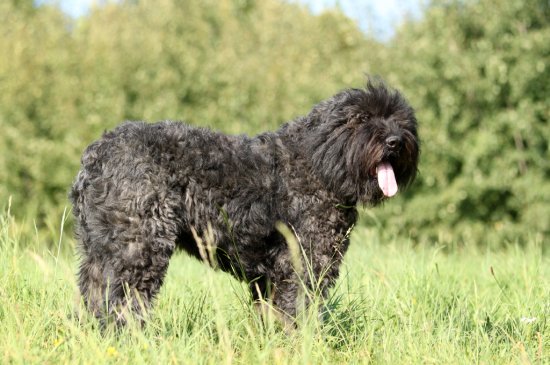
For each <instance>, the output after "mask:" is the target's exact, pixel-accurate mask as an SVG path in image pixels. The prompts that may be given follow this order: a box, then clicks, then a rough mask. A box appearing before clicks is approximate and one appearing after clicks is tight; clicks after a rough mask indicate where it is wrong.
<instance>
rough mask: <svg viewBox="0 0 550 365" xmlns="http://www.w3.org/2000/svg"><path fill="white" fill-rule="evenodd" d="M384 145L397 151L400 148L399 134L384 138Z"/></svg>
mask: <svg viewBox="0 0 550 365" xmlns="http://www.w3.org/2000/svg"><path fill="white" fill-rule="evenodd" d="M386 146H388V148H389V149H390V150H393V151H397V150H399V149H400V148H401V137H399V136H389V137H388V138H386Z"/></svg>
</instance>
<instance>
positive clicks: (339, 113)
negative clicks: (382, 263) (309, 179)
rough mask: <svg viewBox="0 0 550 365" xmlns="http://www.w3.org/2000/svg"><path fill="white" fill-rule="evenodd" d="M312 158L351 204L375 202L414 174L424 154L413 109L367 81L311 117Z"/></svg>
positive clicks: (323, 105) (380, 85)
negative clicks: (362, 87) (420, 157)
mask: <svg viewBox="0 0 550 365" xmlns="http://www.w3.org/2000/svg"><path fill="white" fill-rule="evenodd" d="M308 122H309V129H310V135H309V138H310V140H309V142H310V143H308V145H309V146H310V147H311V148H312V149H311V154H312V161H313V166H314V169H315V170H317V171H318V172H319V173H320V175H321V177H322V179H323V180H324V181H325V183H326V184H327V185H328V186H329V187H330V188H331V189H332V190H333V191H335V192H337V193H338V194H339V195H341V196H343V197H344V198H345V199H347V200H349V201H351V202H362V203H364V204H369V205H376V204H378V203H380V202H382V201H383V200H384V199H385V198H389V197H391V196H393V195H395V194H396V193H397V191H398V189H402V188H405V187H407V186H408V185H409V184H410V183H411V182H412V181H413V180H414V178H415V176H416V172H417V166H418V157H419V154H420V141H419V139H418V134H417V125H416V117H415V115H414V110H413V109H412V108H411V107H410V106H409V104H408V103H407V102H406V100H405V99H404V98H403V97H402V96H401V94H400V93H399V92H397V91H395V90H391V89H389V88H388V87H387V86H385V85H384V84H383V83H381V82H373V81H372V80H369V82H368V83H367V86H366V88H365V89H350V90H345V91H343V92H340V93H338V94H336V95H335V96H333V97H332V98H330V99H328V100H326V101H324V102H322V103H320V104H318V105H317V106H315V107H314V108H313V110H312V111H311V113H310V114H309V115H308Z"/></svg>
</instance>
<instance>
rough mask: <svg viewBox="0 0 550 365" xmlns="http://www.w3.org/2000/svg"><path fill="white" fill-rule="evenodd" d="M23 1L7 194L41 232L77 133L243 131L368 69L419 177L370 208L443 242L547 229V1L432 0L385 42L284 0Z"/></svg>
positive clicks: (0, 94) (0, 142) (7, 60)
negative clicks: (163, 127)
mask: <svg viewBox="0 0 550 365" xmlns="http://www.w3.org/2000/svg"><path fill="white" fill-rule="evenodd" d="M32 4H33V2H32V1H30V0H29V1H3V2H0V53H1V54H2V57H1V58H0V125H1V130H2V133H1V134H0V182H1V183H0V201H2V202H4V203H5V202H7V199H8V197H9V196H12V197H13V206H14V207H16V209H14V213H15V214H16V215H18V216H25V217H28V218H30V219H33V220H36V224H37V227H38V230H39V231H40V232H42V231H43V230H44V228H45V227H46V228H49V229H50V231H52V228H51V227H53V226H54V224H53V222H56V221H57V220H58V219H59V217H60V216H61V214H62V211H63V209H64V206H65V205H66V204H67V200H66V193H67V191H68V187H69V186H70V183H71V180H72V178H73V176H74V175H75V173H76V171H77V169H78V163H79V156H80V154H81V152H82V150H83V149H84V147H85V146H86V145H87V144H89V143H90V142H91V141H92V140H94V139H95V138H97V137H98V136H99V135H100V134H101V133H102V131H103V130H105V129H108V128H112V127H113V126H115V125H116V124H118V123H120V122H121V121H123V120H125V119H134V120H135V119H141V120H149V121H155V120H162V119H180V120H186V121H188V122H189V123H192V124H195V125H203V126H209V127H212V128H214V129H219V130H222V131H225V132H228V133H249V134H253V133H257V132H259V131H263V130H266V129H275V128H277V126H278V125H280V124H281V123H282V122H284V121H286V120H289V119H291V118H293V117H295V116H297V115H300V114H303V113H306V112H307V111H308V110H309V109H310V107H311V106H312V105H313V104H314V103H316V102H318V101H319V100H321V99H323V98H325V97H328V96H329V95H332V94H333V93H334V92H336V91H337V90H339V89H341V88H344V87H350V86H360V85H361V84H363V82H364V76H363V73H371V74H380V75H382V76H383V77H384V78H385V79H387V80H388V81H390V83H391V84H392V85H394V86H396V87H398V88H401V89H402V90H403V91H404V94H405V95H406V96H407V97H408V98H409V99H410V101H411V103H412V104H413V106H415V108H416V109H417V111H418V118H419V121H420V133H421V137H422V139H423V153H422V156H421V166H420V177H419V180H418V182H417V183H415V185H414V186H413V188H412V189H411V190H410V191H409V192H408V193H406V194H403V195H402V197H401V198H399V199H398V200H395V201H391V202H389V203H388V204H387V205H386V207H385V209H384V210H382V211H380V210H378V211H375V213H374V214H376V216H374V219H373V218H369V216H368V215H367V214H364V215H363V216H364V217H365V218H366V219H367V220H369V224H372V223H373V221H380V222H382V223H379V224H380V225H381V226H383V227H385V228H386V229H385V230H384V231H385V232H391V234H392V235H393V234H395V233H398V234H402V235H405V236H409V237H411V238H413V239H414V240H415V241H429V242H434V241H440V242H443V243H457V242H458V243H461V242H468V241H470V240H473V241H474V242H477V243H479V244H485V242H486V241H487V240H491V239H492V238H491V237H493V238H498V239H501V241H509V240H520V241H523V240H524V239H525V237H527V236H529V235H533V236H536V237H541V236H546V235H547V234H548V233H549V232H550V220H549V219H548V217H549V216H550V158H549V155H550V153H549V143H548V141H549V140H550V128H548V118H549V113H550V112H549V106H548V96H549V95H550V86H549V85H550V68H549V66H548V65H549V62H548V61H549V56H550V27H549V26H548V22H549V19H550V10H549V5H548V2H547V1H545V0H527V1H523V0H479V1H458V0H457V1H436V2H434V3H433V4H431V5H430V6H429V7H428V8H427V10H426V13H425V14H424V16H423V17H422V19H420V20H410V21H408V22H406V23H405V24H404V25H403V27H402V28H401V29H400V31H399V32H398V34H397V36H396V37H395V38H394V39H393V40H391V41H390V42H389V43H387V44H380V43H378V42H376V41H374V40H373V39H371V38H369V36H366V35H364V34H363V33H361V32H360V31H359V29H358V28H357V26H356V25H355V24H354V23H353V22H352V21H351V20H350V19H348V18H346V17H345V16H343V15H342V14H341V13H339V12H338V11H329V12H325V13H323V14H320V15H318V16H315V15H312V14H311V13H310V12H309V11H307V10H306V9H305V8H302V7H300V6H298V5H295V4H294V3H288V2H283V1H277V0H266V1H242V0H221V1H214V0H208V1H198V0H193V1H176V0H158V1H152V0H141V1H126V2H120V3H118V2H117V3H114V4H107V5H105V6H100V7H97V8H95V9H94V10H93V11H92V13H91V14H90V15H89V16H87V17H84V18H81V19H77V20H72V19H69V18H66V17H64V16H63V15H62V13H60V11H59V10H58V9H57V8H55V7H49V6H40V7H34V6H33V5H32ZM367 213H368V214H372V213H370V212H367ZM370 217H373V216H370Z"/></svg>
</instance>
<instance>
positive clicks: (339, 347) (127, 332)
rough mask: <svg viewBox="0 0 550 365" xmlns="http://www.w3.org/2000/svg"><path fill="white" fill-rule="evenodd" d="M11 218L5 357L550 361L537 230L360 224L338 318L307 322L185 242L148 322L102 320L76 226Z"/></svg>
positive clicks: (1, 260)
mask: <svg viewBox="0 0 550 365" xmlns="http://www.w3.org/2000/svg"><path fill="white" fill-rule="evenodd" d="M0 218H1V219H0V225H1V227H0V228H1V230H0V250H1V252H0V323H1V325H0V363H1V364H12V363H13V364H33V363H36V364H80V363H82V364H102V363H107V364H109V363H129V364H140V363H153V364H169V363H175V364H229V363H240V364H323V363H326V364H338V363H341V364H355V363H387V364H417V363H420V364H430V363H434V364H470V363H482V364H502V363H505V364H506V363H522V364H523V363H525V364H548V363H550V355H549V348H550V339H549V332H550V331H549V329H550V321H549V319H548V316H549V314H550V281H549V278H550V257H549V253H548V250H545V246H544V244H545V242H543V241H540V240H537V239H535V238H531V239H528V240H527V241H526V242H525V244H524V246H523V247H521V248H520V247H519V246H517V245H509V246H507V248H504V249H502V248H501V249H498V250H490V249H479V248H478V246H477V245H472V246H471V247H462V248H460V247H458V248H453V249H452V250H445V249H444V248H441V247H439V248H438V247H435V246H416V247H413V246H412V245H411V244H409V243H408V242H406V241H402V240H394V241H393V242H389V243H384V244H382V243H381V242H380V240H379V238H378V237H379V235H378V234H377V233H376V231H370V230H369V229H367V228H365V227H357V228H356V230H355V231H354V233H353V235H352V246H351V249H350V252H349V254H348V255H347V257H346V259H345V264H344V267H343V270H342V276H341V279H340V280H339V282H338V286H337V287H336V288H335V290H334V291H333V292H332V295H331V298H330V299H329V302H328V308H329V309H330V310H329V315H328V317H327V319H326V320H325V321H324V322H323V323H321V322H320V321H319V320H318V318H317V316H316V315H315V314H314V313H313V312H312V313H306V314H305V315H304V316H303V318H302V319H301V323H302V324H301V326H300V328H299V329H298V330H296V331H295V332H294V333H285V332H284V331H282V330H280V328H279V327H278V325H277V323H276V322H273V321H268V322H267V323H262V321H261V319H260V318H259V316H258V314H257V313H256V312H255V311H254V310H253V308H252V305H251V304H250V303H249V297H248V293H247V291H246V288H245V287H244V286H243V285H242V284H241V283H239V282H237V281H235V280H233V279H231V278H230V277H229V276H228V275H226V274H224V273H220V272H215V271H213V270H211V269H208V268H207V267H205V266H204V265H202V264H201V263H199V262H197V261H196V260H193V259H191V258H189V257H187V256H185V255H184V254H177V255H175V257H174V259H173V260H172V262H171V265H170V268H169V272H168V277H167V279H166V284H165V286H164V287H163V289H162V291H161V293H160V295H159V298H158V301H157V303H156V306H155V310H154V312H153V313H152V315H151V318H150V321H149V323H148V325H147V326H146V328H145V329H143V330H141V329H138V328H136V327H135V326H129V327H128V328H126V329H124V330H123V331H122V332H121V333H118V334H117V333H114V332H112V331H110V332H107V333H104V334H101V333H100V331H99V330H98V328H97V323H96V322H95V320H93V319H91V318H90V317H89V316H88V315H87V314H86V312H85V311H82V304H81V303H80V301H79V298H78V291H77V288H76V283H75V275H74V273H75V271H76V258H75V257H74V254H73V248H72V245H73V244H74V242H73V240H71V239H70V238H64V239H60V240H59V243H60V245H59V246H57V245H53V246H51V247H54V246H55V248H54V249H50V250H46V249H45V248H44V247H46V246H47V245H46V244H44V243H43V242H39V239H38V238H37V239H35V240H34V241H36V242H27V241H26V240H25V239H24V238H23V235H21V234H20V233H18V232H20V231H21V230H22V229H23V230H24V229H26V228H25V227H23V226H22V225H18V224H17V223H16V222H14V221H13V220H11V219H9V218H8V217H6V216H1V217H0ZM31 226H32V225H31ZM31 241H33V240H31ZM546 244H547V242H546ZM447 251H448V252H447ZM79 313H80V314H79Z"/></svg>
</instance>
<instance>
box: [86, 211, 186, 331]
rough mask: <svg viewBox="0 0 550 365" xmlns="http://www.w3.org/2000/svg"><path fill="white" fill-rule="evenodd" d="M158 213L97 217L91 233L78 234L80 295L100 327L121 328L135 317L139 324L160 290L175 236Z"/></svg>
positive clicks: (172, 227)
mask: <svg viewBox="0 0 550 365" xmlns="http://www.w3.org/2000/svg"><path fill="white" fill-rule="evenodd" d="M156 212H157V214H155V216H152V214H151V215H150V216H149V217H143V216H141V217H139V218H132V217H128V215H126V216H125V217H124V218H121V215H120V214H117V213H116V212H114V211H113V210H109V211H108V213H105V214H107V215H109V217H103V218H102V219H97V217H98V216H99V215H96V219H94V230H93V231H91V232H82V231H83V230H82V229H81V232H80V234H79V236H80V237H81V253H82V259H81V265H80V270H79V286H80V291H81V293H82V296H83V298H84V301H85V304H86V306H87V307H88V309H89V310H90V311H91V312H92V313H93V314H94V316H96V317H98V318H100V319H101V320H102V321H105V320H110V319H114V320H115V322H116V323H117V324H119V325H123V324H125V323H126V322H127V321H128V319H129V318H130V317H133V318H134V319H136V320H138V321H139V322H142V321H143V319H144V318H145V315H146V313H147V310H148V309H149V308H150V306H151V303H152V301H153V299H154V298H155V296H156V295H157V293H158V292H159V290H160V287H161V286H162V283H163V280H164V277H165V274H166V271H167V269H168V262H169V260H170V257H171V256H172V253H173V251H174V248H175V240H176V235H175V233H173V232H174V231H175V228H174V225H173V224H169V223H167V222H168V221H167V220H164V221H163V220H161V219H160V218H159V217H158V210H157V211H156ZM98 232H99V234H98ZM83 233H84V234H83ZM86 233H88V234H86ZM94 234H95V235H96V236H95V237H92V235H94Z"/></svg>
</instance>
